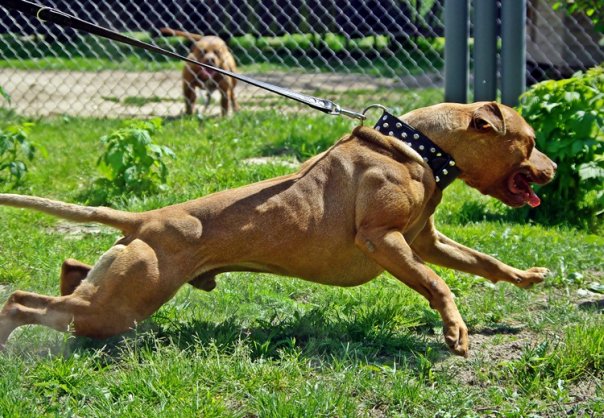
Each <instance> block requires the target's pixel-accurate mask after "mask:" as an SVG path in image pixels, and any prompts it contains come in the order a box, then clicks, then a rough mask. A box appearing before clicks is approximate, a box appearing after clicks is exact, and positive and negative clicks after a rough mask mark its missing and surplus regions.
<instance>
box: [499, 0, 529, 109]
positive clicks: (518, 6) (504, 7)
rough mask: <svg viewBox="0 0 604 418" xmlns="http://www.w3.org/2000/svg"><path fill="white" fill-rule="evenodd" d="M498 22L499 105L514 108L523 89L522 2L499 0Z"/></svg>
mask: <svg viewBox="0 0 604 418" xmlns="http://www.w3.org/2000/svg"><path fill="white" fill-rule="evenodd" d="M501 21H502V27H501V101H502V102H503V103H504V104H506V105H508V106H516V105H517V104H518V98H519V97H520V95H521V94H522V93H523V92H524V90H525V88H526V79H525V77H526V0H502V3H501Z"/></svg>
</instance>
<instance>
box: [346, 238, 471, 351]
mask: <svg viewBox="0 0 604 418" xmlns="http://www.w3.org/2000/svg"><path fill="white" fill-rule="evenodd" d="M355 242H356V244H357V246H358V247H359V248H360V249H361V250H362V251H363V252H364V253H365V254H366V255H368V256H369V257H371V258H372V259H374V260H375V261H376V262H377V263H378V264H380V265H381V266H382V267H384V268H385V269H386V270H388V271H389V272H390V273H392V274H393V275H394V276H395V277H396V278H397V279H399V280H400V281H402V282H403V283H405V284H406V285H407V286H409V287H411V288H412V289H414V290H416V291H417V292H419V293H420V294H422V295H423V296H424V297H425V298H426V299H428V302H430V306H431V307H432V308H433V309H436V310H437V311H438V312H439V313H440V316H441V317H442V319H443V324H444V334H445V341H446V342H447V345H448V346H449V348H450V349H451V350H452V351H453V352H454V353H455V354H459V355H463V356H466V355H467V354H468V329H467V327H466V325H465V323H464V322H463V319H462V318H461V315H460V313H459V311H458V310H457V306H456V305H455V302H454V301H453V295H452V294H451V290H449V287H448V286H447V284H446V283H445V282H444V281H443V280H442V279H441V278H440V277H439V276H438V275H437V274H436V273H435V272H434V271H432V270H431V269H430V268H429V267H428V266H426V265H425V264H424V263H423V262H422V261H421V260H420V259H419V258H418V257H417V256H416V255H415V254H414V253H413V251H412V250H411V248H410V247H409V245H408V244H407V242H406V241H405V238H404V237H403V235H402V234H401V233H400V232H399V231H396V230H384V229H383V228H376V229H372V228H363V227H361V228H360V230H359V231H358V233H357V236H356V238H355Z"/></svg>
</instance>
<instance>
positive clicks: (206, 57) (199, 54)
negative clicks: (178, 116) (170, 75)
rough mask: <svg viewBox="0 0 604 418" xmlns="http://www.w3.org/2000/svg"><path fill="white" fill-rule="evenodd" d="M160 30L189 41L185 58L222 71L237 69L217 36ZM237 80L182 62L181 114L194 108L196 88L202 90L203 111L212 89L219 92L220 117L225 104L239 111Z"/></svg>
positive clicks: (225, 110)
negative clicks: (236, 97) (236, 94)
mask: <svg viewBox="0 0 604 418" xmlns="http://www.w3.org/2000/svg"><path fill="white" fill-rule="evenodd" d="M160 32H161V33H162V34H164V35H167V36H180V37H183V38H186V39H188V40H190V41H192V42H193V44H192V45H191V51H190V52H189V55H188V57H187V58H190V59H192V60H195V61H198V62H201V63H202V64H208V65H211V66H212V67H217V68H222V69H223V70H227V71H231V72H237V65H236V64H235V58H234V57H233V54H232V53H231V51H230V50H229V47H228V46H227V44H226V42H224V41H223V40H222V39H221V38H219V37H218V36H204V35H198V34H195V33H190V32H183V31H180V30H176V29H170V28H162V29H160ZM236 85H237V80H236V79H234V78H232V77H228V76H226V75H223V74H220V73H218V72H216V71H214V70H211V69H209V68H205V67H201V66H199V65H195V64H191V63H188V62H187V63H185V66H184V68H183V70H182V91H183V94H184V98H185V113H186V114H188V115H192V114H193V112H194V111H195V103H196V102H197V89H202V90H205V91H206V104H205V107H204V112H205V111H207V110H208V106H209V105H210V99H211V95H212V92H213V91H214V90H218V91H219V92H220V108H221V114H222V116H226V114H227V113H228V111H229V107H231V108H232V109H233V112H237V111H238V110H239V105H238V104H237V100H236V99H235V86H236Z"/></svg>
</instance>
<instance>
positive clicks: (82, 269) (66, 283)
mask: <svg viewBox="0 0 604 418" xmlns="http://www.w3.org/2000/svg"><path fill="white" fill-rule="evenodd" d="M91 268H92V266H89V265H88V264H84V263H80V262H79V261H78V260H74V259H72V258H69V259H67V260H65V261H64V262H63V265H62V266H61V296H66V295H71V294H72V293H73V291H74V290H75V289H76V287H78V286H79V285H80V283H82V280H84V279H85V278H86V276H87V275H88V272H89V271H90V269H91Z"/></svg>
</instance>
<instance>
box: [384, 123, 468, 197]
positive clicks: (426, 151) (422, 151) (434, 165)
mask: <svg viewBox="0 0 604 418" xmlns="http://www.w3.org/2000/svg"><path fill="white" fill-rule="evenodd" d="M374 129H376V130H377V131H380V132H381V133H383V134H384V135H388V136H393V137H395V138H398V139H400V140H401V141H403V142H404V143H405V144H407V145H408V146H410V147H411V148H412V149H413V150H414V151H415V152H417V153H418V154H419V155H420V156H421V157H422V159H423V160H424V161H425V162H426V164H428V166H429V167H430V168H431V169H432V173H433V174H434V181H435V182H436V185H437V186H438V188H440V189H441V190H443V189H444V188H445V187H447V186H448V185H449V184H451V182H453V180H455V178H456V177H457V176H458V175H459V173H460V171H459V168H457V165H456V164H455V160H454V159H453V157H451V156H450V155H449V154H447V153H446V152H444V151H443V150H442V149H441V148H440V147H439V146H438V145H436V144H435V143H434V142H433V141H432V140H431V139H430V138H428V137H427V136H426V135H424V134H423V133H421V132H420V131H418V130H417V129H415V128H413V127H412V126H410V125H408V124H407V123H405V122H403V121H402V120H400V119H398V118H397V117H396V116H394V115H391V114H390V113H388V112H384V114H383V115H382V117H381V118H380V120H379V121H378V122H377V123H376V124H375V127H374Z"/></svg>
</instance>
